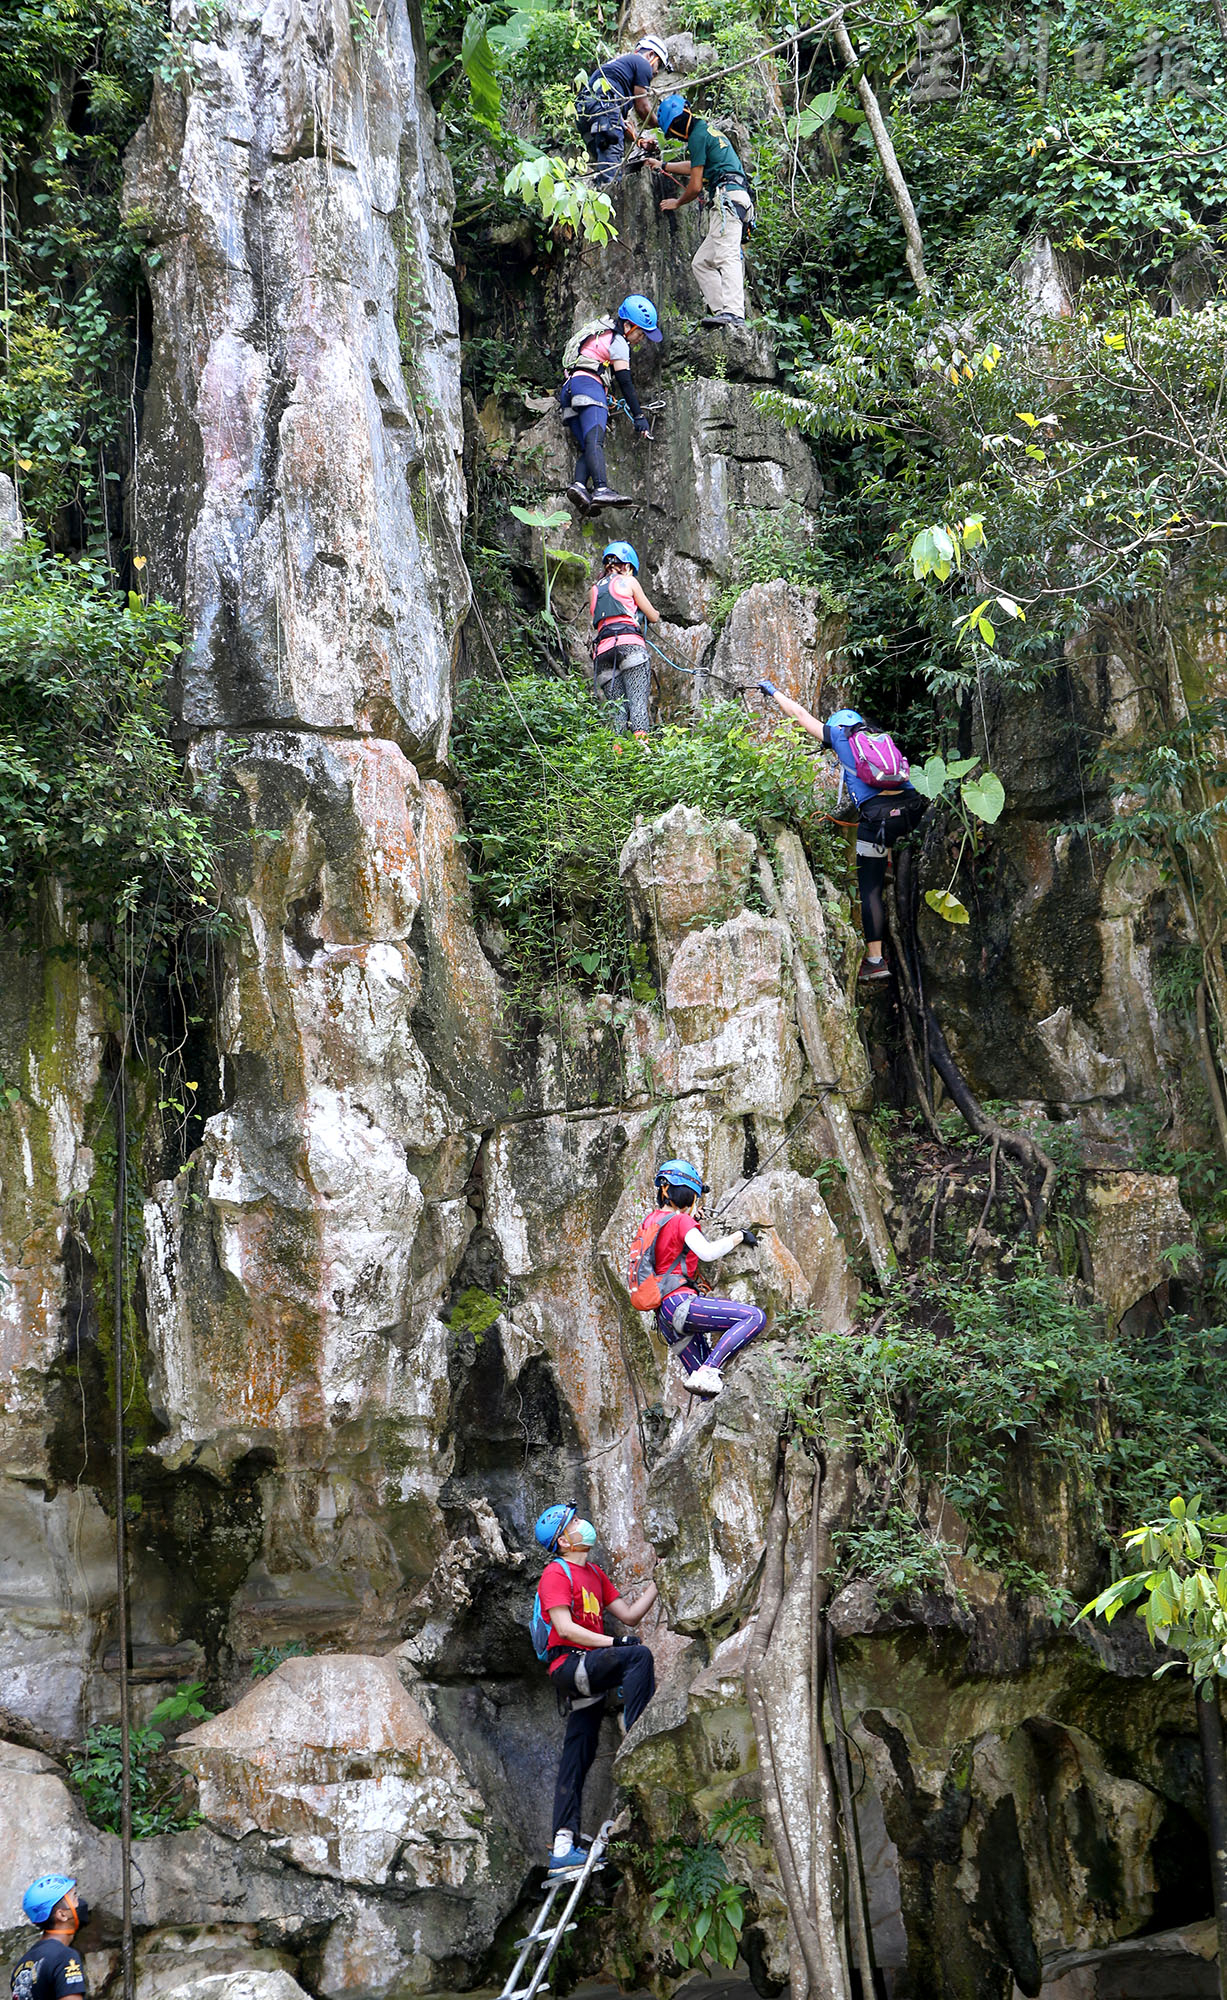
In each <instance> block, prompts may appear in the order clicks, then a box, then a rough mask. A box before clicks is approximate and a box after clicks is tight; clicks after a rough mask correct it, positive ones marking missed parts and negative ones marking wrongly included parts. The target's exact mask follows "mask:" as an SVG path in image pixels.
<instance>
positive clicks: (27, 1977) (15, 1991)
mask: <svg viewBox="0 0 1227 2000" xmlns="http://www.w3.org/2000/svg"><path fill="white" fill-rule="evenodd" d="M21 1907H22V1909H23V1910H24V1911H25V1913H26V1916H27V1917H28V1918H29V1921H30V1922H31V1923H32V1924H33V1925H34V1927H35V1929H36V1930H38V1931H41V1933H42V1935H41V1937H39V1938H38V1939H36V1941H35V1942H34V1943H33V1944H32V1945H31V1946H30V1947H29V1949H28V1950H27V1951H24V1952H23V1953H22V1955H21V1957H20V1958H19V1959H18V1961H17V1963H16V1965H15V1966H14V1967H13V1974H12V1979H11V1981H10V1992H11V1995H12V2000H60V1996H61V1995H63V1994H73V1995H74V1996H78V1995H80V1994H82V1993H85V1992H87V1991H88V1989H87V1987H86V1984H85V1966H84V1963H83V1960H82V1955H81V1953H80V1952H79V1951H78V1950H77V1949H76V1946H75V1944H74V1942H73V1940H74V1939H75V1937H76V1935H77V1932H78V1931H79V1930H81V1929H83V1928H84V1926H85V1925H86V1924H87V1923H88V1922H89V1905H88V1903H87V1902H86V1900H85V1898H84V1896H79V1895H78V1894H77V1882H76V1877H75V1876H73V1875H40V1876H39V1878H38V1880H37V1882H31V1884H30V1886H29V1888H28V1889H27V1890H26V1893H25V1895H24V1896H23V1897H22V1899H21Z"/></svg>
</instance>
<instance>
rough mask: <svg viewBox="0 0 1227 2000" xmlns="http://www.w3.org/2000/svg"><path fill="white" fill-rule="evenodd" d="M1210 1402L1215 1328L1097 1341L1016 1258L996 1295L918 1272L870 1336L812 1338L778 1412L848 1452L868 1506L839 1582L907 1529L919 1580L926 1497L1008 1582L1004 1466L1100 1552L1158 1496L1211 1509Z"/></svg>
mask: <svg viewBox="0 0 1227 2000" xmlns="http://www.w3.org/2000/svg"><path fill="white" fill-rule="evenodd" d="M1225 1394H1227V1329H1224V1328H1223V1327H1209V1328H1207V1327H1193V1326H1189V1325H1187V1324H1185V1323H1184V1322H1182V1321H1172V1322H1171V1323H1169V1324H1168V1325H1167V1326H1165V1327H1163V1328H1161V1329H1159V1330H1158V1331H1156V1332H1154V1333H1149V1334H1145V1335H1138V1336H1133V1337H1127V1336H1126V1335H1125V1334H1124V1333H1120V1332H1118V1333H1117V1334H1115V1335H1113V1336H1109V1335H1108V1334H1107V1332H1106V1331H1105V1329H1104V1325H1103V1320H1102V1316H1101V1315H1100V1313H1099V1312H1098V1311H1097V1310H1095V1309H1093V1308H1091V1307H1089V1306H1088V1305H1086V1304H1084V1303H1083V1302H1082V1301H1081V1300H1080V1298H1079V1296H1078V1293H1077V1291H1076V1289H1075V1288H1074V1287H1072V1286H1071V1285H1070V1284H1068V1283H1067V1282H1066V1281H1064V1280H1063V1279H1061V1278H1060V1277H1058V1276H1057V1275H1056V1274H1055V1273H1054V1272H1052V1271H1050V1270H1048V1269H1047V1268H1046V1267H1045V1266H1044V1264H1043V1263H1042V1262H1041V1261H1040V1260H1039V1258H1038V1257H1036V1256H1030V1257H1025V1258H1023V1259H1021V1260H1020V1261H1019V1264H1018V1266H1017V1268H1016V1270H1015V1271H1014V1273H1013V1275H1012V1276H1011V1277H1010V1278H1008V1279H1006V1278H994V1277H985V1278H980V1279H978V1280H977V1281H976V1282H975V1283H971V1282H964V1281H962V1280H961V1279H960V1278H957V1277H954V1278H951V1277H948V1276H947V1275H945V1274H944V1273H942V1272H939V1271H937V1270H934V1269H932V1268H931V1269H929V1270H928V1271H927V1272H926V1273H925V1274H923V1275H922V1277H921V1279H920V1281H919V1282H918V1284H917V1285H916V1287H915V1288H914V1290H913V1291H912V1293H911V1294H910V1296H909V1298H908V1299H907V1300H906V1301H900V1302H899V1303H897V1304H894V1305H892V1306H890V1307H888V1309H887V1311H886V1312H885V1313H884V1314H883V1315H882V1316H881V1318H880V1320H879V1321H878V1323H877V1325H876V1327H875V1329H874V1330H873V1331H872V1332H870V1333H867V1332H866V1331H865V1330H864V1329H857V1330H855V1331H853V1332H851V1333H836V1332H819V1331H814V1332H812V1333H811V1334H810V1335H809V1337H808V1340H807V1344H806V1347H805V1349H804V1359H803V1365H802V1368H801V1370H799V1371H798V1372H797V1373H796V1374H795V1375H794V1377H793V1378H792V1379H791V1380H790V1382H789V1384H788V1388H787V1402H788V1404H789V1407H790V1408H791V1410H792V1411H793V1413H794V1415H795V1417H796V1419H797V1421H798V1423H799V1424H800V1426H801V1428H802V1430H803V1431H804V1432H805V1433H806V1434H808V1435H812V1436H819V1437H822V1438H824V1439H825V1440H826V1441H827V1442H828V1444H829V1445H830V1446H831V1448H839V1449H846V1448H850V1449H851V1450H852V1451H853V1452H854V1453H855V1455H856V1457H857V1460H858V1463H859V1464H860V1466H861V1467H862V1469H863V1473H864V1476H865V1477H866V1479H867V1480H868V1481H869V1483H870V1485H871V1486H872V1488H873V1490H874V1494H875V1502H874V1504H873V1505H871V1506H862V1507H861V1508H860V1509H859V1510H858V1514H857V1517H856V1519H855V1520H854V1521H853V1522H852V1523H851V1525H850V1526H849V1527H848V1528H846V1529H845V1530H844V1531H843V1533H842V1534H841V1535H840V1537H839V1560H840V1573H841V1577H848V1576H855V1575H865V1574H870V1575H878V1574H879V1573H880V1572H881V1571H882V1569H883V1566H884V1565H883V1562H882V1550H883V1540H882V1530H883V1528H884V1527H885V1526H887V1525H889V1526H890V1529H891V1532H892V1535H893V1536H894V1537H895V1542H896V1543H897V1547H894V1546H892V1560H893V1561H902V1559H903V1556H904V1555H906V1553H907V1551H906V1549H905V1548H904V1542H906V1540H907V1536H906V1535H903V1538H902V1540H900V1539H899V1538H900V1534H901V1531H902V1530H903V1529H905V1528H906V1526H907V1521H908V1518H909V1517H910V1521H911V1539H912V1543H913V1545H914V1551H915V1556H916V1565H915V1568H916V1577H917V1580H919V1578H920V1574H921V1570H922V1569H923V1568H924V1564H922V1563H921V1560H920V1559H921V1557H922V1556H923V1555H924V1554H925V1552H926V1550H927V1551H928V1553H929V1555H930V1556H931V1555H932V1553H933V1545H934V1544H935V1543H936V1539H937V1537H936V1532H935V1530H934V1529H932V1528H930V1527H929V1526H928V1525H927V1524H926V1522H925V1520H924V1519H923V1517H922V1513H921V1511H920V1509H921V1508H922V1507H923V1496H924V1491H925V1488H926V1486H927V1485H928V1484H929V1483H930V1482H932V1483H934V1484H936V1485H937V1486H939V1487H940V1489H941V1491H942V1492H943V1494H944V1495H945V1497H946V1498H947V1499H948V1500H949V1501H950V1502H951V1503H952V1505H953V1506H955V1507H956V1508H957V1509H958V1510H959V1513H960V1514H961V1515H962V1517H963V1519H964V1520H965V1521H966V1522H967V1524H968V1527H969V1529H970V1531H971V1537H972V1551H973V1553H974V1554H975V1555H976V1556H977V1557H978V1558H979V1559H980V1560H981V1561H983V1562H985V1563H987V1564H988V1565H989V1566H990V1567H995V1568H1004V1569H1005V1571H1006V1573H1007V1574H1010V1573H1011V1571H1012V1570H1013V1572H1014V1573H1015V1574H1016V1575H1018V1576H1019V1579H1020V1580H1022V1573H1021V1572H1020V1571H1019V1570H1018V1563H1019V1560H1020V1557H1021V1558H1022V1559H1024V1560H1026V1559H1028V1558H1029V1557H1032V1556H1033V1550H1032V1549H1030V1548H1029V1547H1028V1543H1027V1526H1028V1523H1027V1521H1026V1520H1023V1519H1020V1518H1018V1504H1019V1494H1018V1489H1017V1479H1018V1470H1019V1459H1018V1453H1019V1452H1020V1451H1021V1450H1024V1449H1025V1450H1026V1451H1027V1452H1028V1453H1029V1454H1030V1455H1031V1463H1032V1464H1033V1465H1034V1466H1036V1467H1042V1466H1045V1465H1046V1466H1047V1467H1049V1468H1050V1470H1051V1473H1052V1475H1053V1479H1054V1482H1055V1481H1057V1480H1059V1481H1060V1482H1061V1483H1062V1484H1063V1486H1064V1488H1065V1491H1066V1493H1067V1495H1068V1500H1067V1502H1066V1504H1067V1505H1069V1506H1071V1507H1072V1508H1074V1509H1075V1510H1076V1511H1077V1512H1078V1513H1079V1515H1080V1516H1081V1517H1082V1518H1083V1519H1084V1520H1085V1521H1086V1522H1087V1524H1088V1526H1089V1527H1090V1528H1091V1529H1092V1530H1093V1533H1094V1536H1095V1538H1096V1539H1097V1540H1098V1542H1099V1544H1100V1546H1101V1547H1102V1548H1103V1549H1104V1550H1105V1551H1106V1550H1107V1549H1108V1548H1109V1546H1110V1544H1111V1537H1112V1533H1113V1531H1114V1529H1115V1527H1116V1526H1117V1524H1118V1523H1119V1522H1121V1521H1129V1522H1132V1521H1133V1520H1136V1519H1137V1518H1138V1517H1139V1516H1141V1515H1144V1514H1146V1513H1148V1512H1150V1511H1153V1509H1154V1508H1155V1507H1156V1506H1157V1505H1158V1504H1160V1502H1161V1500H1162V1499H1163V1498H1164V1497H1165V1496H1166V1494H1167V1492H1168V1491H1169V1490H1170V1487H1171V1485H1172V1483H1173V1482H1176V1483H1179V1484H1181V1485H1184V1486H1186V1487H1189V1488H1198V1489H1200V1490H1202V1491H1204V1492H1206V1493H1207V1494H1215V1495H1218V1494H1227V1488H1224V1485H1223V1473H1222V1466H1223V1463H1224V1458H1225V1454H1227V1415H1225V1414H1224V1412H1225V1409H1227V1405H1225V1402H1224V1397H1225ZM918 1490H919V1495H920V1498H919V1500H918V1498H917V1493H918ZM1031 1501H1034V1495H1032V1496H1031ZM938 1553H939V1554H940V1553H941V1552H940V1550H939V1551H938ZM932 1569H933V1564H932V1562H931V1561H930V1562H929V1564H928V1570H929V1572H932ZM909 1580H910V1573H909ZM1026 1581H1027V1582H1028V1583H1029V1584H1030V1585H1031V1586H1032V1587H1035V1586H1037V1585H1039V1584H1041V1583H1042V1578H1041V1577H1040V1576H1039V1575H1038V1574H1037V1573H1036V1572H1035V1571H1034V1570H1031V1571H1030V1572H1029V1574H1028V1576H1027V1578H1026Z"/></svg>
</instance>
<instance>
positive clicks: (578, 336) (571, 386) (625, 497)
mask: <svg viewBox="0 0 1227 2000" xmlns="http://www.w3.org/2000/svg"><path fill="white" fill-rule="evenodd" d="M662 338H663V335H662V334H661V331H660V327H659V326H658V325H657V317H656V307H655V306H654V305H653V304H652V301H651V299H645V298H644V297H643V295H642V293H640V292H632V293H631V294H630V296H629V297H628V298H625V299H623V301H622V303H621V305H620V306H619V307H618V310H617V312H616V314H614V315H612V316H611V317H610V318H608V319H593V320H589V321H588V322H587V324H586V325H584V326H581V327H579V328H578V329H577V331H576V332H575V333H573V334H572V335H571V338H570V340H569V341H568V342H567V345H566V348H565V349H564V351H563V357H562V365H563V368H564V370H565V373H566V379H565V380H564V382H563V385H562V387H561V389H560V390H559V391H558V402H559V407H560V408H561V410H562V421H563V423H564V424H565V425H566V427H567V430H568V431H569V433H570V436H571V442H572V444H573V445H574V446H575V451H576V466H575V478H574V480H573V481H572V483H571V485H570V486H568V488H567V498H568V500H571V501H573V502H574V503H575V505H576V506H577V507H578V508H579V509H580V511H581V513H589V512H591V510H592V509H593V508H597V507H625V506H627V505H629V502H630V497H631V496H630V494H629V493H615V492H614V491H613V489H612V488H611V486H610V484H609V480H608V476H607V474H606V471H605V431H606V428H607V426H608V423H609V384H610V379H611V378H612V380H613V383H614V385H615V387H616V388H617V391H618V394H619V395H620V396H621V398H622V400H623V402H624V403H625V404H626V407H627V410H628V412H629V414H630V417H631V421H632V422H633V424H634V426H635V435H636V437H637V438H646V437H647V436H648V429H649V427H648V420H647V418H646V417H645V416H644V414H643V411H642V410H641V409H640V407H639V398H638V397H637V395H636V394H635V385H634V383H633V382H632V381H631V349H632V348H633V347H639V346H640V345H641V344H642V343H643V342H644V341H645V340H651V341H657V340H660V339H662ZM589 481H591V484H592V492H591V494H589V491H588V484H589Z"/></svg>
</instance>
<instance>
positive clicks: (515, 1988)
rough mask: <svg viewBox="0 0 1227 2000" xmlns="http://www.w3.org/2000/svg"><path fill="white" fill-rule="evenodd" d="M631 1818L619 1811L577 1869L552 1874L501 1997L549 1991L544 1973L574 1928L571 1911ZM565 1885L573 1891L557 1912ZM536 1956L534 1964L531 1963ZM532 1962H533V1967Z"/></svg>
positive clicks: (530, 1997) (526, 1999)
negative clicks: (610, 1845) (559, 1898)
mask: <svg viewBox="0 0 1227 2000" xmlns="http://www.w3.org/2000/svg"><path fill="white" fill-rule="evenodd" d="M629 1819H630V1812H629V1810H626V1811H623V1812H621V1813H619V1815H618V1817H617V1819H607V1820H606V1821H605V1823H604V1825H603V1826H602V1828H601V1830H600V1832H599V1833H598V1834H597V1837H596V1839H595V1840H594V1841H593V1843H592V1845H591V1847H590V1848H589V1849H588V1858H587V1860H586V1861H585V1863H584V1865H583V1867H582V1868H581V1869H580V1870H579V1872H578V1873H576V1871H575V1869H573V1868H569V1869H564V1870H560V1871H559V1873H558V1874H556V1875H551V1877H550V1879H549V1882H548V1883H547V1885H546V1891H545V1901H544V1902H543V1903H542V1905H541V1908H540V1909H539V1910H538V1912H537V1915H536V1917H535V1919H534V1921H533V1927H532V1929H531V1930H530V1931H529V1933H528V1936H527V1937H523V1938H521V1939H520V1941H519V1949H518V1953H517V1956H516V1961H515V1964H514V1965H513V1966H512V1968H511V1971H510V1972H509V1973H508V1975H507V1984H506V1985H505V1986H504V1988H503V1990H502V1993H501V1994H500V1995H499V2000H534V1995H535V1994H537V1993H548V1992H549V1990H550V1989H549V1987H548V1986H547V1985H546V1983H545V1975H546V1973H547V1972H548V1971H549V1969H550V1961H551V1960H552V1958H553V1956H554V1953H555V1952H556V1951H557V1950H558V1947H559V1945H560V1944H561V1943H562V1941H563V1938H564V1937H565V1936H566V1934H567V1932H568V1931H573V1930H574V1929H575V1925H574V1923H573V1922H572V1921H571V1912H572V1911H573V1910H574V1909H576V1908H577V1907H578V1905H579V1903H580V1901H581V1899H582V1897H583V1894H584V1891H585V1889H586V1888H587V1887H588V1883H589V1880H590V1878H591V1877H592V1875H594V1874H595V1872H596V1870H597V1869H598V1868H601V1867H603V1866H604V1855H605V1850H606V1848H607V1847H608V1846H609V1843H610V1841H611V1840H612V1839H613V1836H614V1834H615V1833H620V1832H621V1830H622V1828H623V1827H624V1826H626V1825H627V1823H628V1821H629ZM564 1888H570V1891H571V1894H570V1895H569V1896H568V1898H567V1900H566V1902H565V1903H564V1905H563V1907H562V1910H561V1912H558V1911H556V1910H555V1903H556V1899H557V1897H558V1893H559V1890H561V1889H564ZM534 1959H535V1961H536V1963H535V1964H533V1963H532V1961H533V1960H534ZM530 1965H532V1969H531V1971H530V1970H529V1967H530ZM521 1979H523V1980H524V1982H525V1983H524V1984H523V1985H522V1986H521V1985H520V1984H519V1981H520V1980H521Z"/></svg>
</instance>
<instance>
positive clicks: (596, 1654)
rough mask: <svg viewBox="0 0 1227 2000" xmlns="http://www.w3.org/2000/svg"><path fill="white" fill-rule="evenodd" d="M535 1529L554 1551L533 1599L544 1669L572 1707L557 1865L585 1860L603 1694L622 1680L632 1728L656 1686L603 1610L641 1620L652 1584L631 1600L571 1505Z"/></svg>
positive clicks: (554, 1510) (557, 1797)
mask: <svg viewBox="0 0 1227 2000" xmlns="http://www.w3.org/2000/svg"><path fill="white" fill-rule="evenodd" d="M534 1532H535V1534H536V1537H537V1540H538V1542H539V1543H540V1544H541V1546H542V1548H544V1549H548V1550H549V1551H550V1553H551V1555H552V1556H553V1557H554V1558H555V1560H554V1561H553V1562H551V1563H549V1564H548V1565H547V1567H546V1570H545V1573H544V1574H543V1576H542V1578H541V1582H540V1584H539V1586H538V1589H537V1601H538V1603H539V1604H540V1606H541V1609H542V1611H543V1612H544V1613H545V1616H546V1617H547V1618H548V1619H549V1621H550V1625H551V1626H552V1628H553V1630H552V1632H551V1634H550V1640H549V1656H548V1659H547V1662H546V1665H547V1670H548V1672H549V1675H550V1679H551V1680H552V1681H553V1683H554V1686H555V1687H556V1688H557V1690H558V1693H559V1696H560V1698H562V1699H565V1700H566V1701H567V1702H568V1703H569V1707H570V1714H569V1716H568V1719H567V1733H566V1735H565V1737H564V1738H563V1744H562V1757H561V1759H560V1760H559V1765H558V1783H557V1785H556V1786H555V1788H554V1840H553V1853H552V1854H551V1857H550V1868H551V1871H554V1870H558V1869H562V1868H578V1867H582V1866H583V1864H584V1861H585V1860H586V1859H587V1856H586V1855H585V1853H584V1850H583V1848H582V1847H580V1845H579V1819H580V1804H581V1800H582V1797H583V1790H584V1780H585V1779H586V1777H587V1776H588V1773H589V1771H590V1770H591V1769H592V1760H593V1758H594V1757H595V1756H596V1749H597V1742H598V1739H599V1737H600V1733H601V1721H602V1718H603V1716H604V1714H605V1696H606V1694H607V1693H608V1691H609V1690H610V1689H611V1688H616V1687H621V1689H622V1698H623V1710H624V1714H625V1717H626V1726H627V1728H628V1729H629V1728H630V1727H631V1726H632V1724H633V1723H635V1722H637V1721H638V1719H639V1717H640V1716H641V1715H642V1714H643V1711H644V1709H645V1708H646V1707H647V1705H648V1703H649V1702H650V1701H651V1699H652V1696H653V1695H654V1694H655V1692H656V1668H655V1665H654V1663H653V1660H652V1655H651V1653H650V1652H649V1651H648V1649H647V1647H646V1646H644V1645H642V1644H641V1642H640V1641H639V1640H638V1639H637V1638H635V1637H634V1636H633V1635H632V1634H629V1633H627V1634H621V1633H620V1634H619V1635H618V1637H617V1638H611V1637H610V1635H609V1634H608V1633H607V1632H606V1630H605V1613H606V1611H609V1612H611V1613H612V1614H613V1616H614V1617H615V1618H616V1619H617V1620H618V1622H619V1624H621V1625H638V1624H639V1622H640V1620H641V1619H643V1618H645V1617H646V1616H647V1614H648V1612H649V1611H650V1610H651V1609H652V1606H653V1605H654V1604H655V1602H656V1585H655V1584H654V1583H649V1585H648V1586H647V1589H646V1590H641V1591H640V1593H639V1595H638V1597H636V1598H634V1599H633V1600H632V1601H631V1602H630V1603H629V1604H628V1603H627V1602H626V1600H625V1599H624V1598H623V1597H621V1596H620V1595H619V1593H618V1587H617V1585H616V1584H615V1583H614V1582H613V1581H612V1580H611V1579H610V1578H609V1577H608V1576H607V1575H606V1574H605V1571H604V1570H603V1569H602V1568H601V1567H600V1565H599V1564H598V1563H594V1562H593V1561H592V1560H591V1551H592V1549H593V1547H594V1545H595V1543H596V1529H595V1528H594V1527H593V1525H592V1523H591V1521H581V1520H580V1519H579V1518H578V1515H577V1510H576V1509H575V1508H574V1507H572V1506H566V1507H547V1508H546V1510H545V1512H544V1514H542V1515H541V1517H540V1519H539V1520H538V1522H537V1526H536V1529H535V1531H534ZM568 1572H569V1574H568Z"/></svg>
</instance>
